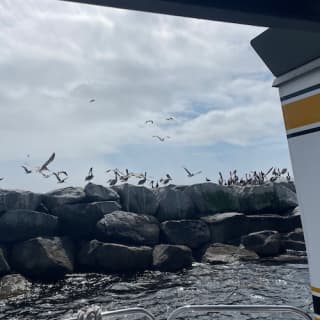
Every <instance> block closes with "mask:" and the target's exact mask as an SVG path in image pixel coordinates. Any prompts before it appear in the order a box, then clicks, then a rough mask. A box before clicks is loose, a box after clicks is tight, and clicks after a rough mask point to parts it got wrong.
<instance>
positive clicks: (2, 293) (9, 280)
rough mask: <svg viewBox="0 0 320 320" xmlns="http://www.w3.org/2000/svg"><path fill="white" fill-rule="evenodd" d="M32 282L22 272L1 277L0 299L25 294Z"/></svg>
mask: <svg viewBox="0 0 320 320" xmlns="http://www.w3.org/2000/svg"><path fill="white" fill-rule="evenodd" d="M30 288H31V283H30V282H29V281H28V280H27V279H26V278H24V277H23V276H22V275H21V274H8V275H6V276H4V277H2V278H1V279H0V299H9V298H14V297H17V296H21V295H25V294H26V293H27V292H28V290H29V289H30Z"/></svg>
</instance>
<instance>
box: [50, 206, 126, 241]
mask: <svg viewBox="0 0 320 320" xmlns="http://www.w3.org/2000/svg"><path fill="white" fill-rule="evenodd" d="M120 209H121V207H120V205H119V204H118V203H117V202H115V201H101V202H92V203H78V204H65V205H62V206H60V207H57V208H56V209H54V210H53V214H54V215H56V216H57V217H59V221H60V225H61V230H62V232H63V233H64V234H65V235H70V236H72V237H75V238H90V237H91V239H92V237H93V234H94V231H95V228H96V224H97V222H98V221H99V220H100V219H101V218H103V217H104V216H105V215H106V214H109V213H111V212H114V211H117V210H120Z"/></svg>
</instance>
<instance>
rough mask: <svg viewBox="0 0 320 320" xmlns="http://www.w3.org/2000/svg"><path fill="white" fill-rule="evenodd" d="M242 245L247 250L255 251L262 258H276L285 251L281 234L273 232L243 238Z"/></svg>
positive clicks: (258, 233)
mask: <svg viewBox="0 0 320 320" xmlns="http://www.w3.org/2000/svg"><path fill="white" fill-rule="evenodd" d="M242 244H243V245H244V247H245V248H246V249H248V250H252V251H254V252H255V253H257V254H258V255H259V256H260V257H270V256H276V255H278V254H279V253H281V252H282V250H283V249H282V245H281V237H280V234H279V232H277V231H271V230H264V231H260V232H254V233H250V234H249V235H246V236H243V237H242Z"/></svg>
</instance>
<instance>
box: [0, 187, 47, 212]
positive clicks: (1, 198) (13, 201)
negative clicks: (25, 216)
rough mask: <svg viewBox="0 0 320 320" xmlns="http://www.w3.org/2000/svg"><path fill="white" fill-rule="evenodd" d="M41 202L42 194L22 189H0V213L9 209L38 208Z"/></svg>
mask: <svg viewBox="0 0 320 320" xmlns="http://www.w3.org/2000/svg"><path fill="white" fill-rule="evenodd" d="M40 203H41V195H40V194H37V193H33V192H29V191H22V190H2V189H0V213H2V212H5V211H8V210H16V209H26V210H36V209H37V207H38V206H39V205H40Z"/></svg>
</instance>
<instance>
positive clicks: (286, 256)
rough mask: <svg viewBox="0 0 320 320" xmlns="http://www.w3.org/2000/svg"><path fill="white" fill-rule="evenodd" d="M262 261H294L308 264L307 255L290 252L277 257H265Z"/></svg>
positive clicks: (282, 262)
mask: <svg viewBox="0 0 320 320" xmlns="http://www.w3.org/2000/svg"><path fill="white" fill-rule="evenodd" d="M261 261H262V262H270V263H276V264H284V263H294V264H307V263H308V258H307V256H295V255H290V254H281V255H279V256H276V257H269V258H263V259H262V260H261Z"/></svg>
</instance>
